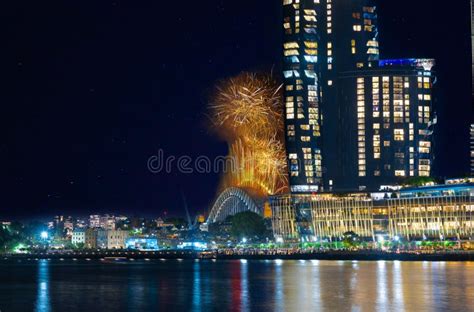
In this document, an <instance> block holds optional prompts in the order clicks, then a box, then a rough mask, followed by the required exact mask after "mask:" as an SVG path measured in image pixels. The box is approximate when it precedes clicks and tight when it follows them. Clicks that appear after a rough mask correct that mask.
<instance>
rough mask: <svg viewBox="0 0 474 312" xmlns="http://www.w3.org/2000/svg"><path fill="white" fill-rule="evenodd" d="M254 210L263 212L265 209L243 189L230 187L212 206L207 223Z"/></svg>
mask: <svg viewBox="0 0 474 312" xmlns="http://www.w3.org/2000/svg"><path fill="white" fill-rule="evenodd" d="M245 211H252V212H255V213H258V214H259V215H262V214H263V211H262V209H261V208H259V206H258V205H257V204H256V203H255V201H254V200H253V199H252V198H251V197H250V196H249V194H248V193H247V192H246V191H244V190H243V189H240V188H236V187H230V188H227V189H226V190H224V191H223V192H222V193H221V194H220V195H219V197H218V198H217V200H216V201H215V203H214V205H213V206H212V209H211V212H210V213H209V217H208V219H207V221H206V223H207V224H212V223H216V222H222V221H224V220H225V219H226V218H227V217H228V216H233V215H235V214H237V213H240V212H245Z"/></svg>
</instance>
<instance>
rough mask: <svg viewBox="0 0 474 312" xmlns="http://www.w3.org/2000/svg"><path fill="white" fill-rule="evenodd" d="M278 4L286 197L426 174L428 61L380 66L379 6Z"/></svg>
mask: <svg viewBox="0 0 474 312" xmlns="http://www.w3.org/2000/svg"><path fill="white" fill-rule="evenodd" d="M283 7H284V22H283V28H284V34H285V36H284V72H283V74H284V85H285V103H286V125H285V126H286V129H285V130H286V144H287V153H288V158H289V162H290V166H289V168H290V185H291V191H292V192H293V193H305V192H316V191H321V190H325V191H328V190H329V191H331V190H357V189H365V188H368V189H376V188H378V187H379V186H380V185H381V184H392V183H396V182H399V181H400V180H401V179H403V178H406V177H416V176H430V174H431V166H432V161H433V157H432V140H431V137H432V129H433V127H432V126H433V123H434V122H435V119H434V118H433V112H432V105H431V97H432V94H431V88H432V85H433V82H434V81H435V78H434V76H433V73H432V72H431V67H432V66H433V65H434V61H433V60H424V59H423V60H418V59H404V60H385V61H380V60H379V41H378V29H377V12H376V6H375V0H352V1H346V0H284V1H283ZM369 127H370V129H369ZM377 127H378V128H377Z"/></svg>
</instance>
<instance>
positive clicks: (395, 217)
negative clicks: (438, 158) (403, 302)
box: [270, 183, 474, 242]
mask: <svg viewBox="0 0 474 312" xmlns="http://www.w3.org/2000/svg"><path fill="white" fill-rule="evenodd" d="M270 200H271V204H272V207H273V217H272V225H273V233H274V236H275V239H276V240H277V241H280V242H300V241H301V242H318V241H337V240H341V239H342V238H343V236H344V235H345V234H346V233H348V232H354V233H355V234H357V235H358V236H359V237H360V238H361V239H363V240H366V241H376V240H377V238H378V237H384V238H386V239H388V240H394V239H403V240H406V241H419V240H427V239H434V240H446V239H456V240H472V239H473V238H474V184H472V183H467V184H459V185H438V186H429V187H417V188H406V189H401V190H399V191H395V192H377V193H365V192H357V193H344V194H336V193H322V194H306V195H300V196H291V195H285V196H275V197H272V198H271V199H270Z"/></svg>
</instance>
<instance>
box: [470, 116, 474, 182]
mask: <svg viewBox="0 0 474 312" xmlns="http://www.w3.org/2000/svg"><path fill="white" fill-rule="evenodd" d="M470 134H471V144H470V153H471V155H470V156H471V176H474V124H471V128H470Z"/></svg>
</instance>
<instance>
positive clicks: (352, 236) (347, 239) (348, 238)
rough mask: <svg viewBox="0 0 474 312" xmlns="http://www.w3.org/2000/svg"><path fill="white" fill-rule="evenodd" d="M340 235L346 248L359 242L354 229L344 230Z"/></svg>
mask: <svg viewBox="0 0 474 312" xmlns="http://www.w3.org/2000/svg"><path fill="white" fill-rule="evenodd" d="M342 237H343V239H342V243H343V245H344V247H346V248H349V247H356V246H358V245H359V243H360V240H359V235H357V234H356V233H355V232H354V231H349V232H346V233H344V234H343V235H342Z"/></svg>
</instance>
